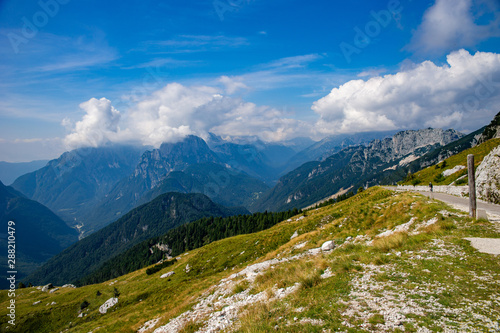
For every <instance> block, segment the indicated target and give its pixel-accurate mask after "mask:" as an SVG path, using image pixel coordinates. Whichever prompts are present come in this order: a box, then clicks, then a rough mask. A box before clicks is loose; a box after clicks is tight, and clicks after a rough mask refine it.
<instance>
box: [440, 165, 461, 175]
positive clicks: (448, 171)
mask: <svg viewBox="0 0 500 333" xmlns="http://www.w3.org/2000/svg"><path fill="white" fill-rule="evenodd" d="M462 169H465V167H464V166H463V165H457V166H455V167H454V168H452V169H448V170H444V171H443V173H442V174H443V176H445V177H448V176H449V175H452V174H454V173H455V172H458V171H460V170H462Z"/></svg>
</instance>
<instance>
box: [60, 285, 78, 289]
mask: <svg viewBox="0 0 500 333" xmlns="http://www.w3.org/2000/svg"><path fill="white" fill-rule="evenodd" d="M61 288H76V286H75V285H74V284H65V285H64V286H62V287H61Z"/></svg>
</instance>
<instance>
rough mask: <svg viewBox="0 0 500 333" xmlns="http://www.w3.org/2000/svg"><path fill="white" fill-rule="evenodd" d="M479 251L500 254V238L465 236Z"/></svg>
mask: <svg viewBox="0 0 500 333" xmlns="http://www.w3.org/2000/svg"><path fill="white" fill-rule="evenodd" d="M464 239H466V240H468V241H470V244H471V245H472V246H473V247H475V248H476V249H477V250H478V251H479V252H483V253H489V254H500V238H464Z"/></svg>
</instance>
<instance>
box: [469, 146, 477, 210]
mask: <svg viewBox="0 0 500 333" xmlns="http://www.w3.org/2000/svg"><path fill="white" fill-rule="evenodd" d="M467 169H468V177H469V216H470V217H472V218H476V176H475V172H474V155H472V154H470V155H467Z"/></svg>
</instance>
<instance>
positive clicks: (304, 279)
mask: <svg viewBox="0 0 500 333" xmlns="http://www.w3.org/2000/svg"><path fill="white" fill-rule="evenodd" d="M299 281H300V284H301V287H302V288H304V289H309V288H312V287H314V286H317V285H318V284H319V283H320V282H321V276H320V274H319V272H318V271H314V272H312V273H309V274H307V275H304V276H301V277H300V279H299Z"/></svg>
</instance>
